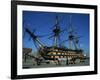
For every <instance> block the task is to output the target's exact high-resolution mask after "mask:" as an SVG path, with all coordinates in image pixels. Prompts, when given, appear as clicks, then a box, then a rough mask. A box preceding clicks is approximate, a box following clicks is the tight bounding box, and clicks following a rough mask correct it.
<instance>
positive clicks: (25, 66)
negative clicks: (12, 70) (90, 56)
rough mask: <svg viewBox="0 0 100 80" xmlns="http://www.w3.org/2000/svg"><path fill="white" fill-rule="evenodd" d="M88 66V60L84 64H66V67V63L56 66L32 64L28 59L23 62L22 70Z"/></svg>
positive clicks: (54, 64)
mask: <svg viewBox="0 0 100 80" xmlns="http://www.w3.org/2000/svg"><path fill="white" fill-rule="evenodd" d="M87 65H89V60H86V61H85V62H84V63H76V64H68V65H66V62H64V61H63V62H62V63H61V65H56V63H52V64H47V63H41V65H37V64H33V63H32V60H31V59H28V60H27V61H26V62H23V68H24V69H28V68H46V67H69V66H70V67H72V66H87Z"/></svg>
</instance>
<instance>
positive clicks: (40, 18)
mask: <svg viewBox="0 0 100 80" xmlns="http://www.w3.org/2000/svg"><path fill="white" fill-rule="evenodd" d="M56 15H58V18H59V21H60V23H59V26H60V27H61V29H62V30H63V29H66V30H67V29H68V28H69V22H70V15H71V16H72V26H73V29H75V30H76V31H77V33H78V35H79V36H82V37H81V38H80V39H79V40H80V47H81V48H82V49H84V51H85V53H87V55H88V54H89V14H82V13H81V14H80V13H57V12H36V11H23V33H24V27H27V28H28V29H30V30H31V31H33V30H34V29H36V32H35V34H36V35H45V34H51V33H52V29H53V28H52V26H53V25H54V24H55V20H56V18H55V17H56ZM60 36H61V40H62V41H63V40H67V39H68V32H67V31H65V32H64V33H61V34H60ZM48 37H49V36H48ZM48 37H44V38H39V39H40V41H41V42H42V43H43V44H44V45H46V46H52V44H53V38H51V39H48ZM29 38H30V37H29V35H28V34H27V33H25V37H24V38H23V47H26V48H32V50H33V52H34V51H36V48H35V46H34V43H33V41H32V40H30V41H29ZM65 45H66V47H68V41H67V42H66V43H65Z"/></svg>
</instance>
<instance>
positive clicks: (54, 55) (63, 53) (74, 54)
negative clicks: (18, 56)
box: [23, 16, 85, 65]
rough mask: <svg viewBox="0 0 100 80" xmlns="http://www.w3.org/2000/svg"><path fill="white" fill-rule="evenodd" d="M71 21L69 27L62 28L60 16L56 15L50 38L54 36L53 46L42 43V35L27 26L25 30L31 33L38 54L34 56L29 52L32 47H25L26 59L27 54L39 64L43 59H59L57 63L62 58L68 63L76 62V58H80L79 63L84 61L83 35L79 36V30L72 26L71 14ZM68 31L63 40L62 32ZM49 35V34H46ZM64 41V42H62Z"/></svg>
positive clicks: (59, 62)
mask: <svg viewBox="0 0 100 80" xmlns="http://www.w3.org/2000/svg"><path fill="white" fill-rule="evenodd" d="M69 20H70V23H69V28H68V30H67V29H62V28H61V27H60V26H59V22H60V21H59V17H58V16H56V20H55V24H54V26H53V28H52V30H51V31H52V35H50V36H49V38H48V39H50V38H53V44H52V46H45V44H43V43H42V41H41V39H40V37H43V36H38V35H36V34H35V33H34V32H31V30H30V29H28V28H25V32H26V33H27V34H29V36H30V37H31V39H32V41H33V43H34V45H35V47H36V49H37V56H36V57H35V56H33V55H32V54H28V53H29V51H30V52H31V51H32V49H27V50H26V49H25V48H24V49H23V55H24V60H25V59H26V57H25V56H30V57H32V58H35V59H36V60H37V62H38V64H41V63H42V59H44V60H45V61H46V60H48V61H49V63H51V62H52V61H58V63H57V64H59V65H60V64H61V60H65V61H66V64H75V63H76V60H77V59H78V60H79V63H83V62H84V57H85V56H84V50H83V49H81V48H80V46H79V39H80V38H81V37H82V36H78V34H77V31H75V30H74V29H73V27H72V16H70V19H69ZM65 31H67V33H68V34H67V35H66V34H64V35H66V36H67V39H66V40H63V41H62V40H61V37H60V36H61V35H60V34H61V33H63V32H65ZM46 36H47V35H46ZM44 37H45V36H44ZM61 41H62V42H61ZM65 42H68V47H66V45H65Z"/></svg>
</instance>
